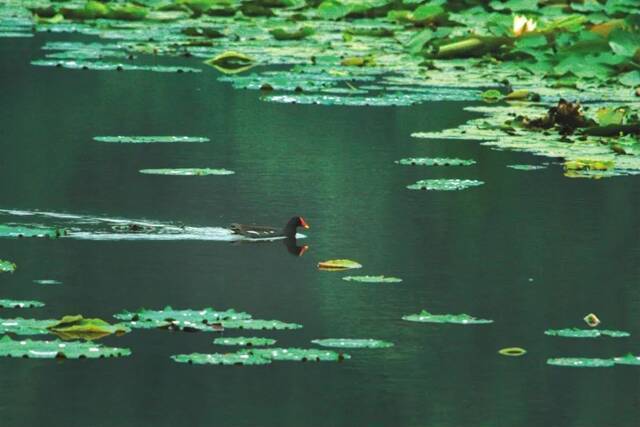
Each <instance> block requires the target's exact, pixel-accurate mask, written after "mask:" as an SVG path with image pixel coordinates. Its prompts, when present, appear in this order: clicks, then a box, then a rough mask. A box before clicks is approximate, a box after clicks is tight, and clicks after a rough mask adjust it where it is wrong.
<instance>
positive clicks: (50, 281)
mask: <svg viewBox="0 0 640 427" xmlns="http://www.w3.org/2000/svg"><path fill="white" fill-rule="evenodd" d="M33 283H37V284H38V285H62V282H61V281H59V280H53V279H36V280H34V281H33Z"/></svg>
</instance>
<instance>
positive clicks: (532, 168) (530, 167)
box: [507, 165, 547, 171]
mask: <svg viewBox="0 0 640 427" xmlns="http://www.w3.org/2000/svg"><path fill="white" fill-rule="evenodd" d="M507 167H508V168H511V169H515V170H519V171H535V170H539V169H546V168H547V167H546V166H543V165H507Z"/></svg>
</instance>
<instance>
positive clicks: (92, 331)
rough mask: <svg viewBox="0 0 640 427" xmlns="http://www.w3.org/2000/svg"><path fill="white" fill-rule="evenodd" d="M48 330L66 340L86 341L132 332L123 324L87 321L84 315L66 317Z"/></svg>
mask: <svg viewBox="0 0 640 427" xmlns="http://www.w3.org/2000/svg"><path fill="white" fill-rule="evenodd" d="M47 330H49V331H51V332H52V333H54V334H56V335H58V336H59V337H60V338H62V339H65V340H70V339H85V340H93V339H98V338H102V337H105V336H107V335H111V334H118V335H120V334H125V333H128V332H131V329H129V328H128V327H127V326H124V325H122V324H114V325H112V324H109V323H107V322H105V321H104V320H102V319H85V318H84V317H83V316H82V315H79V314H78V315H73V316H64V317H63V318H62V319H60V320H58V321H54V323H52V324H51V325H49V326H47Z"/></svg>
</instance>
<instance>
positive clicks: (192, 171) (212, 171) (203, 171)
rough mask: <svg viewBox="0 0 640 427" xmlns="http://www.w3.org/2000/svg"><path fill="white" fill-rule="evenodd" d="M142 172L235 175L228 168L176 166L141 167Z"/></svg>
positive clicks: (154, 173)
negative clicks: (162, 167) (164, 167)
mask: <svg viewBox="0 0 640 427" xmlns="http://www.w3.org/2000/svg"><path fill="white" fill-rule="evenodd" d="M140 173H143V174H148V175H172V176H205V175H233V174H234V173H235V172H234V171H231V170H227V169H209V168H204V169H197V168H176V169H141V170H140Z"/></svg>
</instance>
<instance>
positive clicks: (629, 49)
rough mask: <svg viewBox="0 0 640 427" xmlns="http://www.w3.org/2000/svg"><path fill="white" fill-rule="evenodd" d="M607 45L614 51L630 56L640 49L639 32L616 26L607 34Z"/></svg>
mask: <svg viewBox="0 0 640 427" xmlns="http://www.w3.org/2000/svg"><path fill="white" fill-rule="evenodd" d="M609 46H610V47H611V50H613V52H614V53H616V54H618V55H621V56H626V57H629V58H632V57H633V56H634V55H635V54H636V52H637V51H638V49H640V34H637V33H633V32H631V31H626V30H624V29H622V28H617V29H615V30H613V31H612V32H611V34H610V35H609Z"/></svg>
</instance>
